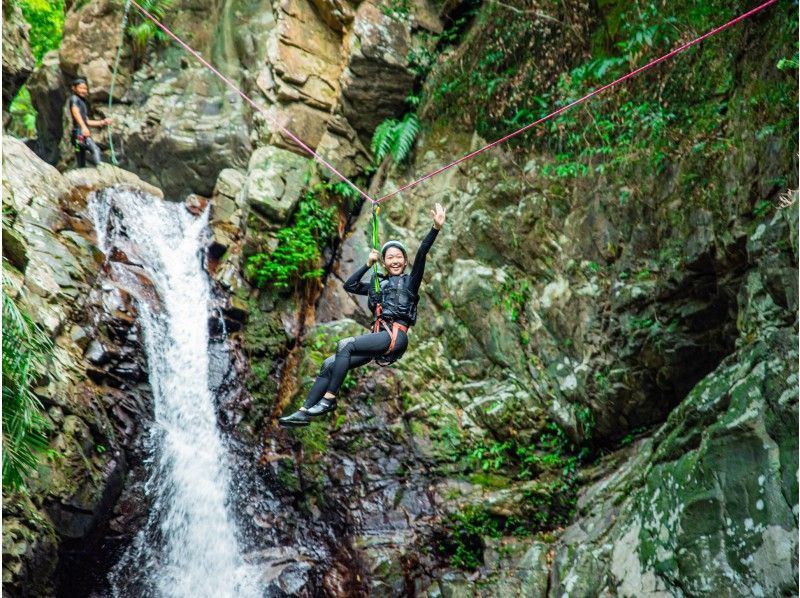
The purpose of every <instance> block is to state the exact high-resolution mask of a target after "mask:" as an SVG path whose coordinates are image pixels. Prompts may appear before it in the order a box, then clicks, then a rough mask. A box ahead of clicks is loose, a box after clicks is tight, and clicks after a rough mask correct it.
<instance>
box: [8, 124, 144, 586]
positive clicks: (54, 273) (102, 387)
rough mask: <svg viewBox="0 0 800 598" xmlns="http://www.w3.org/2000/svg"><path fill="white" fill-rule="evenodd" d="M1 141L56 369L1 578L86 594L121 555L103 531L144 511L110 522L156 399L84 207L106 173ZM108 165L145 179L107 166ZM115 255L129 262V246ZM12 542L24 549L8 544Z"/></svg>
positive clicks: (21, 242) (19, 246)
mask: <svg viewBox="0 0 800 598" xmlns="http://www.w3.org/2000/svg"><path fill="white" fill-rule="evenodd" d="M3 141H4V150H5V151H4V156H3V160H4V175H3V188H4V194H3V195H4V209H8V210H10V214H11V217H10V218H9V219H8V220H7V221H5V222H4V235H3V236H4V239H6V238H7V239H8V241H4V255H6V257H7V258H10V260H9V264H10V265H9V266H7V267H6V272H7V274H8V275H9V276H12V277H14V278H16V279H18V280H19V281H20V284H21V287H22V289H23V290H24V292H23V295H22V296H21V297H22V300H23V301H24V304H25V305H26V308H27V310H28V311H29V313H30V315H31V317H32V319H33V320H34V321H35V322H37V323H39V324H40V325H42V326H43V328H44V329H45V330H46V331H47V332H48V333H49V334H50V335H51V337H52V338H53V339H54V355H53V360H52V364H51V368H52V369H51V371H49V372H47V375H46V376H44V377H43V379H42V382H41V384H40V386H38V387H37V388H36V389H35V392H36V394H37V396H39V398H40V400H41V401H42V403H43V405H44V406H45V408H46V410H47V418H48V420H49V422H50V424H51V426H52V432H51V433H50V436H49V437H50V443H49V447H48V448H49V453H48V455H49V456H48V458H47V463H46V465H43V466H42V467H41V468H40V469H39V470H38V472H37V473H36V474H35V475H34V476H33V477H32V479H31V480H30V483H29V490H30V495H29V496H28V497H25V496H21V495H17V494H14V493H12V494H9V495H7V496H6V497H5V499H4V508H5V515H4V517H5V520H6V521H7V522H8V523H9V526H8V527H7V528H4V538H3V545H4V557H5V558H4V569H3V581H4V585H5V586H7V587H8V588H9V591H11V589H12V588H16V589H17V590H18V589H19V588H22V587H39V588H40V590H39V591H40V593H41V594H52V593H53V592H59V593H60V594H61V595H86V593H87V592H88V591H89V590H90V589H91V588H92V587H94V585H95V584H96V582H97V580H96V579H94V577H93V575H94V574H97V572H100V571H103V570H104V568H107V567H108V566H109V565H110V562H108V561H107V560H105V559H111V558H113V550H111V547H109V551H107V552H104V551H99V550H97V549H98V547H99V545H100V544H101V543H102V541H103V538H104V536H105V535H106V534H108V533H109V530H110V529H113V530H114V532H113V533H114V535H116V536H124V535H125V534H126V533H131V527H129V526H128V524H129V523H130V521H129V520H130V519H131V518H133V519H135V516H134V515H133V513H134V512H135V511H136V509H137V508H138V509H139V513H140V514H141V513H142V512H146V508H147V505H146V501H140V502H139V503H138V506H137V507H135V508H133V507H131V503H130V502H128V503H127V504H128V510H127V513H126V516H127V517H128V521H125V518H124V517H123V518H122V519H121V520H120V519H117V521H116V523H112V520H113V519H114V517H115V513H114V509H115V505H116V504H117V502H118V500H119V497H120V496H123V497H125V496H126V495H128V494H129V492H130V488H131V487H132V486H133V485H135V484H134V482H135V480H136V479H137V478H138V477H140V475H141V465H142V464H141V461H142V458H143V452H142V450H141V447H140V446H139V432H140V431H141V429H142V426H143V423H144V422H146V421H147V420H148V419H149V418H150V413H151V408H152V399H151V396H150V390H149V386H148V384H147V375H146V364H145V363H144V354H143V351H142V345H141V339H140V337H139V332H138V329H137V327H136V326H135V317H136V310H135V308H134V306H133V303H132V300H131V297H130V295H129V294H128V292H127V291H126V290H125V288H124V287H123V286H120V285H119V281H117V280H115V279H114V278H113V277H111V276H110V275H109V272H110V270H109V269H108V268H110V267H111V264H105V265H103V259H102V255H101V254H100V252H99V250H98V249H97V248H96V247H95V245H94V242H95V239H94V237H93V233H92V225H91V222H90V221H89V220H88V217H87V215H86V213H85V208H86V196H87V195H88V193H89V192H90V191H91V190H92V189H93V188H96V187H95V185H96V184H97V183H98V182H100V184H101V185H102V182H101V181H99V180H95V181H92V180H91V176H88V177H83V178H81V176H80V173H76V175H77V176H73V177H72V179H68V178H66V177H63V176H62V175H60V174H59V173H58V172H57V171H56V170H55V169H53V168H52V167H50V166H48V165H46V164H45V163H44V162H42V161H41V160H39V159H38V158H36V157H35V156H34V155H33V154H32V153H31V152H30V151H29V150H28V149H27V148H25V147H24V146H23V145H22V144H20V143H19V142H18V141H15V140H13V139H9V138H5V139H4V140H3ZM100 173H101V174H103V175H105V177H106V178H107V179H108V180H111V181H113V180H114V179H118V180H122V179H125V180H127V181H128V182H129V184H134V185H135V184H136V181H137V179H136V178H135V177H133V175H130V174H127V175H125V174H123V173H122V172H119V171H116V170H115V169H113V168H112V167H110V166H106V167H104V169H101V171H100ZM94 174H95V175H97V174H98V173H97V172H94ZM7 243H8V244H9V248H10V249H11V250H10V251H8V252H6V251H5V245H6V244H7ZM115 260H119V263H120V265H122V266H123V267H125V268H131V267H132V266H131V264H130V260H129V259H128V257H127V256H125V255H124V254H118V255H116V257H115V258H112V262H113V261H115ZM140 280H141V279H140ZM141 283H142V284H143V285H146V284H147V281H146V280H141ZM122 502H123V503H125V500H123V501H122ZM117 515H118V514H117ZM120 522H122V523H120ZM6 530H7V531H6ZM6 546H16V548H15V549H13V550H12V551H11V552H9V553H7V554H6V551H5V547H6ZM87 561H90V562H91V566H88V567H87ZM15 591H16V590H15ZM20 595H21V594H20Z"/></svg>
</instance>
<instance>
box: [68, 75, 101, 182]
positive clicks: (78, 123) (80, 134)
mask: <svg viewBox="0 0 800 598" xmlns="http://www.w3.org/2000/svg"><path fill="white" fill-rule="evenodd" d="M88 97H89V86H88V85H87V84H86V79H83V78H79V79H75V80H74V81H73V82H72V95H71V96H70V97H69V114H70V116H72V136H71V140H72V146H73V147H74V148H75V157H76V159H77V161H78V168H83V167H84V166H86V154H87V153H88V154H89V162H91V163H92V164H93V165H94V166H97V165H98V164H100V162H101V160H100V148H99V147H97V144H96V143H95V142H94V139H92V132H91V131H90V130H89V127H104V126H107V125H110V124H111V119H110V118H104V119H103V120H92V119H90V118H89V103H88V99H87V98H88Z"/></svg>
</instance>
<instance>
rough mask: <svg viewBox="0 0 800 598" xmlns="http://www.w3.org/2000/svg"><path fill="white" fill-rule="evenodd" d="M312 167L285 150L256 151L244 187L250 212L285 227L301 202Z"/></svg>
mask: <svg viewBox="0 0 800 598" xmlns="http://www.w3.org/2000/svg"><path fill="white" fill-rule="evenodd" d="M309 165H310V162H309V160H306V159H305V158H302V157H301V156H298V155H297V154H294V153H292V152H290V151H287V150H284V149H280V148H277V147H273V146H267V147H262V148H259V149H257V150H256V151H255V152H253V155H252V156H251V157H250V163H249V164H248V166H247V180H246V182H245V186H244V197H245V201H246V202H247V205H248V206H249V208H250V209H252V210H253V211H254V212H256V213H257V214H259V215H260V216H262V217H263V218H266V219H267V220H268V222H270V223H271V224H272V225H274V226H276V227H280V226H283V225H284V224H286V222H287V221H288V220H289V217H290V216H291V215H292V213H293V212H294V209H295V207H296V206H297V204H298V202H299V201H300V194H301V192H302V190H303V187H304V185H305V176H306V174H307V173H308V169H309Z"/></svg>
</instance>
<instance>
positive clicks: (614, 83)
mask: <svg viewBox="0 0 800 598" xmlns="http://www.w3.org/2000/svg"><path fill="white" fill-rule="evenodd" d="M129 1H130V3H132V4H133V5H134V6H135V7H136V8H137V9H138V10H139V12H141V13H142V14H143V15H144V16H145V17H147V18H148V19H150V20H151V21H153V23H155V24H156V26H158V27H159V28H160V29H161V30H162V31H164V32H165V33H166V34H167V35H169V36H170V37H171V38H172V39H174V40H175V41H176V42H178V44H180V45H181V46H182V47H183V48H184V49H185V50H186V51H187V52H189V53H190V54H191V55H192V56H194V57H195V58H197V59H198V60H199V61H200V62H201V63H202V64H203V65H205V66H206V67H207V68H208V69H209V70H210V71H211V72H212V73H214V74H215V75H216V76H217V77H218V78H219V79H220V80H222V81H223V82H224V83H225V84H227V85H228V87H230V88H231V89H233V90H234V91H235V92H236V93H238V94H239V95H240V96H241V97H242V99H243V100H245V101H246V102H247V103H248V104H250V105H251V106H252V107H253V108H255V109H256V110H257V111H258V112H260V113H261V114H263V115H264V116H265V117H266V118H267V121H268V122H270V123H272V124H273V125H274V126H275V127H277V128H278V129H280V130H281V132H283V133H284V135H286V136H287V137H289V138H290V139H292V141H294V142H295V143H296V144H297V145H298V146H300V147H301V148H302V149H303V150H305V151H306V152H307V153H308V154H310V155H311V156H313V157H314V159H316V160H317V161H318V162H320V163H321V164H323V165H324V166H325V167H327V168H328V169H329V170H330V171H331V172H333V173H334V174H335V175H336V176H338V177H339V178H340V179H341V180H342V181H343V182H344V183H346V184H347V185H349V186H350V187H351V188H353V189H354V190H355V191H356V192H358V194H359V195H361V196H362V197H363V198H365V199H367V200H369V201H370V202H371V203H373V204H378V203H380V202H383V201H386V200H387V199H389V198H391V197H394V196H395V195H397V194H398V193H402V192H403V191H407V190H409V189H411V188H412V187H416V186H417V185H419V184H420V183H422V182H423V181H426V180H428V179H430V178H432V177H435V176H436V175H438V174H441V173H443V172H445V171H446V170H449V169H451V168H453V167H454V166H457V165H459V164H461V163H462V162H466V161H467V160H470V159H472V158H474V157H475V156H478V155H480V154H482V153H483V152H485V151H487V150H489V149H491V148H493V147H495V146H497V145H500V144H501V143H504V142H506V141H508V140H509V139H512V138H513V137H516V136H517V135H521V134H522V133H524V132H525V131H528V130H529V129H531V128H533V127H535V126H536V125H539V124H541V123H543V122H546V121H548V120H550V119H552V118H554V117H556V116H558V115H559V114H561V113H563V112H566V111H567V110H569V109H570V108H574V107H575V106H578V105H579V104H582V103H584V102H586V101H587V100H589V99H591V98H592V97H594V96H596V95H598V94H600V93H603V92H604V91H606V90H607V89H610V88H612V87H615V86H617V85H619V84H620V83H623V82H624V81H627V80H628V79H630V78H632V77H635V76H636V75H638V74H640V73H642V72H644V71H646V70H649V69H651V68H653V67H654V66H656V65H657V64H660V63H661V62H664V61H665V60H669V59H670V58H672V57H673V56H675V55H676V54H679V53H681V52H683V51H684V50H687V49H689V48H691V47H692V46H694V45H697V44H699V43H700V42H702V41H703V40H705V39H707V38H709V37H711V36H712V35H716V34H717V33H719V32H720V31H723V30H725V29H727V28H728V27H732V26H733V25H736V24H737V23H739V22H741V21H743V20H745V19H747V18H749V17H751V16H753V15H755V14H756V13H759V12H761V11H762V10H764V9H766V8H768V7H769V6H771V5H773V4H775V3H776V2H778V0H767V1H766V2H764V3H763V4H760V5H759V6H756V7H755V8H753V9H751V10H749V11H747V12H745V13H743V14H741V15H739V16H738V17H735V18H733V19H731V20H730V21H728V22H727V23H725V24H723V25H720V26H719V27H716V28H714V29H712V30H711V31H708V32H706V33H704V34H703V35H701V36H699V37H697V38H695V39H693V40H691V41H689V42H687V43H685V44H683V45H681V46H678V47H677V48H675V49H673V50H671V51H670V52H668V53H666V54H664V55H663V56H660V57H659V58H656V59H654V60H652V61H650V62H648V63H647V64H645V65H644V66H640V67H639V68H637V69H634V70H633V71H631V72H629V73H628V74H626V75H623V76H622V77H620V78H618V79H615V80H614V81H612V82H611V83H607V84H605V85H603V86H602V87H598V88H597V89H595V90H594V91H591V92H589V93H587V94H586V95H585V96H583V97H581V98H579V99H577V100H574V101H572V102H570V103H569V104H567V105H566V106H562V107H561V108H559V109H557V110H554V111H553V112H551V113H550V114H548V115H546V116H543V117H542V118H540V119H539V120H537V121H534V122H532V123H530V124H527V125H525V126H524V127H522V128H520V129H517V130H516V131H514V132H512V133H509V134H508V135H506V136H505V137H501V138H500V139H498V140H497V141H493V142H492V143H489V144H487V145H484V146H483V147H481V148H479V149H477V150H475V151H472V152H470V153H469V154H467V155H465V156H463V157H461V158H459V159H458V160H455V161H453V162H450V163H449V164H446V165H445V166H442V167H440V168H437V169H436V170H434V171H432V172H429V173H428V174H426V175H424V176H422V177H420V178H418V179H416V180H414V181H411V182H410V183H407V184H405V185H403V186H402V187H400V188H398V189H395V190H394V191H392V192H391V193H387V194H386V195H384V196H382V197H380V198H378V199H373V198H372V197H370V196H369V195H368V194H367V193H366V192H365V191H363V190H361V189H360V188H359V187H358V186H357V185H356V184H355V183H353V182H352V181H351V180H350V179H348V178H347V177H346V176H344V175H343V174H342V173H340V172H339V171H338V170H336V168H334V167H333V166H332V165H331V164H330V163H329V162H328V161H326V160H325V159H324V158H323V157H322V156H320V155H319V154H318V153H316V152H315V151H314V150H312V149H311V148H310V147H309V146H308V145H306V144H305V143H304V142H303V141H302V140H301V139H300V138H298V137H297V136H296V135H295V134H294V133H292V132H291V131H289V130H288V129H287V128H286V127H284V126H283V125H281V124H280V123H278V122H277V121H275V120H274V119H273V118H271V116H270V115H269V114H268V113H267V112H266V111H265V110H264V109H263V108H262V107H261V106H259V105H258V104H256V103H255V102H254V101H253V100H252V99H250V97H248V96H247V94H245V93H244V92H243V91H242V90H241V89H239V88H238V87H237V86H236V85H235V84H234V83H233V82H232V81H231V80H230V79H228V78H227V77H226V76H225V75H223V74H222V73H220V72H219V71H218V70H217V69H216V68H214V66H212V65H211V63H209V62H208V61H207V60H206V59H205V58H203V57H202V56H201V55H200V54H199V53H198V52H197V51H195V50H194V49H192V48H191V47H190V46H189V45H188V44H187V43H186V42H184V41H183V40H182V39H181V38H179V37H178V36H177V35H175V34H174V33H173V32H172V31H171V30H170V29H169V28H167V27H166V26H165V25H163V24H162V23H161V22H160V21H159V20H158V19H156V18H155V17H154V16H153V15H151V14H150V13H149V12H147V11H146V10H145V9H144V8H142V7H141V6H140V5H139V4H138V2H136V0H129Z"/></svg>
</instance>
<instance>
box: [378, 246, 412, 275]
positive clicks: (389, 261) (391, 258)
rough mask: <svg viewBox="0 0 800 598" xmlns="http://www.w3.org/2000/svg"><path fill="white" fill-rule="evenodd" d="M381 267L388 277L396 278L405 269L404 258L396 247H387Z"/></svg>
mask: <svg viewBox="0 0 800 598" xmlns="http://www.w3.org/2000/svg"><path fill="white" fill-rule="evenodd" d="M383 265H384V266H386V271H387V272H389V275H390V276H397V275H399V274H402V273H403V270H405V269H406V258H405V256H404V255H403V252H402V251H400V250H399V249H398V248H397V247H389V249H387V250H386V253H385V254H383Z"/></svg>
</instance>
